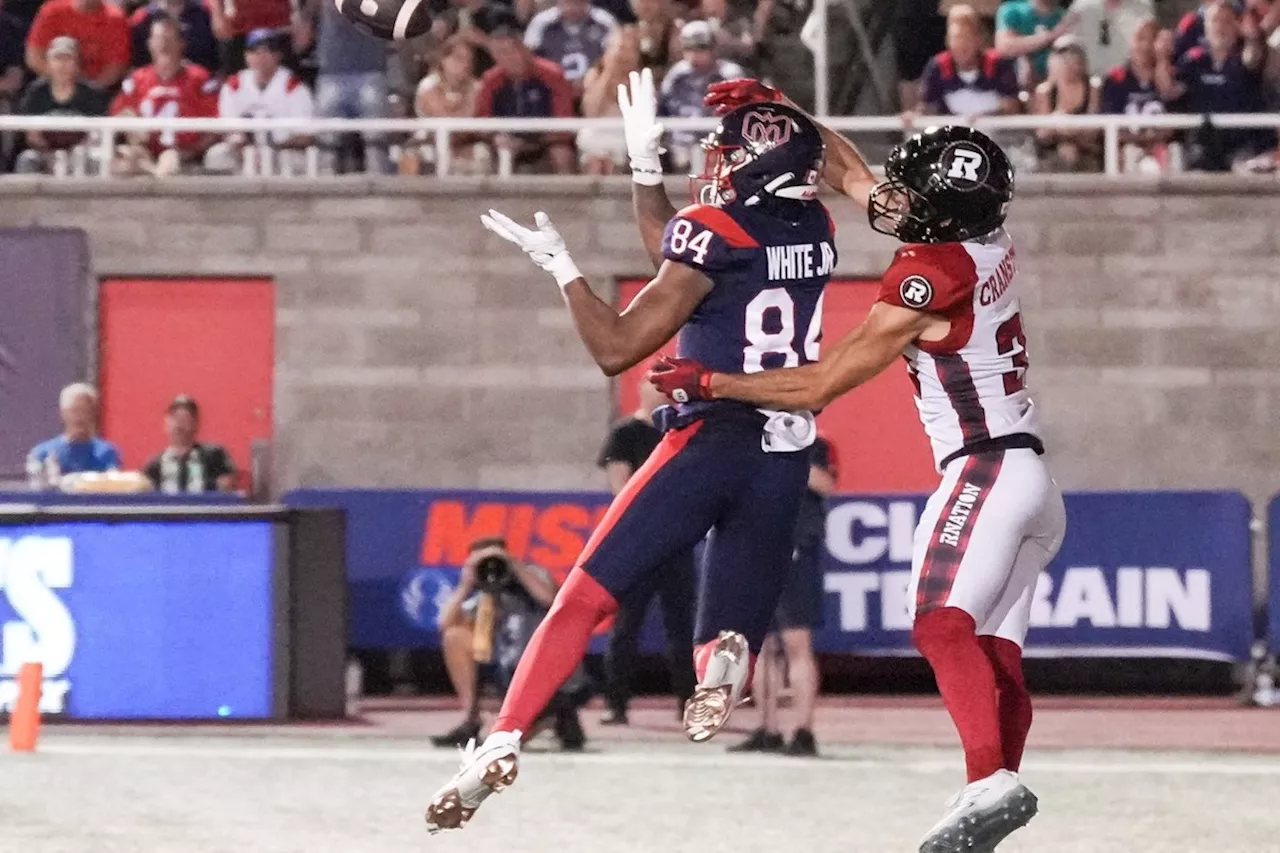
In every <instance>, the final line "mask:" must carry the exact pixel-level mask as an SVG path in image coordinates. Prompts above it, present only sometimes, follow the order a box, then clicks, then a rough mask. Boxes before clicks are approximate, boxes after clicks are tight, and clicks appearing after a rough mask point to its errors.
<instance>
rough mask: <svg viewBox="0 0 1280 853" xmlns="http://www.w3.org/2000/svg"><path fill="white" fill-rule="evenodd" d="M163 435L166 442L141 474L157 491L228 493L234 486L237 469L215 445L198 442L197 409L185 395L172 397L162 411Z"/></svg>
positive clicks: (192, 400)
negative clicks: (166, 445) (163, 414)
mask: <svg viewBox="0 0 1280 853" xmlns="http://www.w3.org/2000/svg"><path fill="white" fill-rule="evenodd" d="M164 433H165V436H166V437H167V439H168V441H169V446H168V447H166V448H165V449H164V450H163V451H162V452H161V453H160V455H158V456H156V457H155V458H154V459H152V460H151V461H150V462H148V463H147V467H146V468H145V469H143V473H145V474H146V475H147V479H149V480H150V481H151V483H152V485H153V486H155V488H156V490H157V491H160V492H164V493H165V494H170V495H179V494H193V493H201V492H230V491H232V490H234V489H235V486H236V466H235V464H234V463H233V462H232V461H231V455H230V454H228V453H227V451H226V449H225V448H223V447H221V446H220V445H217V444H203V443H201V442H199V441H197V438H198V437H199V433H200V406H199V405H198V404H197V403H196V401H195V400H194V399H192V398H191V397H188V396H187V395H186V394H180V395H178V396H177V397H174V399H173V402H172V403H170V404H169V408H168V409H166V410H165V417H164Z"/></svg>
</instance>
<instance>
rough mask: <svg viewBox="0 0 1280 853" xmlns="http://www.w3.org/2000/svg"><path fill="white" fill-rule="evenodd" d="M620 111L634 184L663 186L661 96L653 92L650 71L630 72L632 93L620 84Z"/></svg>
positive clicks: (624, 85)
mask: <svg viewBox="0 0 1280 853" xmlns="http://www.w3.org/2000/svg"><path fill="white" fill-rule="evenodd" d="M618 108H619V109H620V110H622V127H623V133H624V134H625V135H626V137H627V154H628V156H629V157H630V158H631V180H633V181H635V182H636V183H637V184H643V185H644V186H649V187H652V186H657V185H658V184H660V183H662V146H661V141H662V134H663V132H664V131H665V130H666V128H664V127H663V126H662V125H661V124H659V123H658V96H657V94H656V93H655V91H654V88H653V72H652V71H650V70H649V69H648V68H646V69H644V70H643V71H641V72H639V73H636V72H635V71H632V72H631V89H630V91H628V90H627V86H626V84H624V83H619V84H618Z"/></svg>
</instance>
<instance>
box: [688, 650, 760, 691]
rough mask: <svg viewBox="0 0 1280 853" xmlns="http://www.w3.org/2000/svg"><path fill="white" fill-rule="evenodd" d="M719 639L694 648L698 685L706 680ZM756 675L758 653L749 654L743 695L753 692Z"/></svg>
mask: <svg viewBox="0 0 1280 853" xmlns="http://www.w3.org/2000/svg"><path fill="white" fill-rule="evenodd" d="M719 642H720V641H719V639H715V640H710V641H708V642H706V643H703V644H702V645H700V646H694V647H693V674H694V676H695V677H696V678H697V679H698V683H699V684H701V683H702V679H704V678H706V675H707V665H708V664H709V663H711V656H712V655H713V654H715V651H716V644H717V643H719ZM755 675H756V653H755V652H752V651H748V652H747V683H746V686H744V687H743V688H742V695H743V696H746V695H747V694H748V693H750V692H751V685H752V684H753V683H754V679H755Z"/></svg>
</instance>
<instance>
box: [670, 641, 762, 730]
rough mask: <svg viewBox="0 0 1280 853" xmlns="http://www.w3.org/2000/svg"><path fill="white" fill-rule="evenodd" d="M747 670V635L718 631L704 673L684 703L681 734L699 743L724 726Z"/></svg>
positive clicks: (743, 688) (744, 685)
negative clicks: (691, 694)
mask: <svg viewBox="0 0 1280 853" xmlns="http://www.w3.org/2000/svg"><path fill="white" fill-rule="evenodd" d="M750 670H751V654H750V652H749V650H748V648H747V638H746V637H744V636H742V635H741V634H739V633H737V632H735V631H721V632H720V637H719V638H718V639H717V640H716V648H715V651H713V652H712V653H711V660H709V661H708V662H707V671H706V674H705V675H704V676H703V677H702V682H701V683H700V684H698V686H697V687H696V688H695V689H694V691H693V696H691V697H689V701H688V702H686V703H685V705H684V733H685V734H686V735H688V736H689V740H691V741H693V742H694V743H702V742H703V741H706V740H710V739H711V737H712V736H713V735H715V733H716V732H718V731H720V729H722V728H724V724H725V723H727V722H728V721H729V715H730V714H731V713H733V709H734V708H735V707H736V706H737V704H738V703H739V702H740V701H742V694H743V693H744V692H745V691H746V689H747V675H748V674H749V673H750Z"/></svg>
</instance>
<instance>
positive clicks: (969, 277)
mask: <svg viewBox="0 0 1280 853" xmlns="http://www.w3.org/2000/svg"><path fill="white" fill-rule="evenodd" d="M977 283H978V270H977V267H975V266H974V263H973V259H972V258H970V257H969V253H968V252H966V251H965V249H964V247H963V246H961V245H960V244H958V243H939V244H937V245H928V246H925V245H914V246H906V247H904V248H902V249H899V250H898V253H897V254H896V255H894V258H893V263H891V264H890V265H889V268H888V269H887V270H885V273H884V277H883V278H882V279H881V280H880V295H879V297H878V301H880V302H885V303H888V304H889V305H896V306H898V307H899V308H910V309H912V310H915V311H928V312H930V313H933V314H941V315H943V316H946V315H948V314H951V313H952V312H954V311H956V310H957V309H959V308H961V307H963V306H964V305H966V304H972V301H973V289H974V287H975V286H976V285H977Z"/></svg>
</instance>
